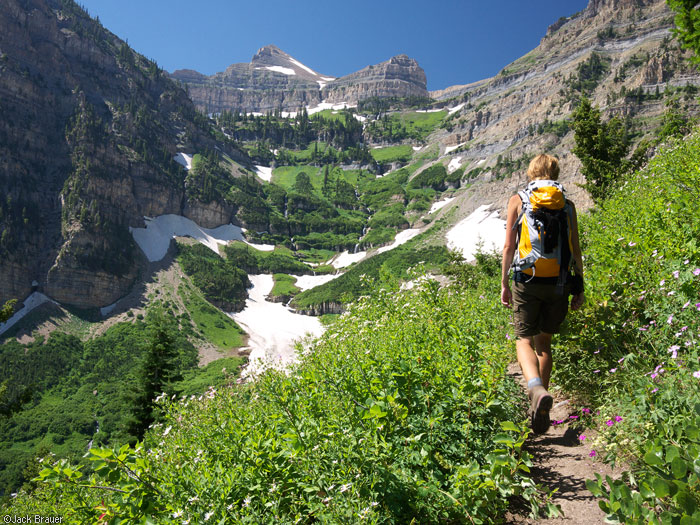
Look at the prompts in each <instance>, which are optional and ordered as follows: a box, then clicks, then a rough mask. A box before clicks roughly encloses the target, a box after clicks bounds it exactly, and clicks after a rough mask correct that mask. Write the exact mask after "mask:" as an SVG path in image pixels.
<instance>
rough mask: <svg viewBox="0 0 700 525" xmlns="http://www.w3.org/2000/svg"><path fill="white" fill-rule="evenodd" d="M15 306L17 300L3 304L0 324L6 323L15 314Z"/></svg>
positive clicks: (0, 311)
mask: <svg viewBox="0 0 700 525" xmlns="http://www.w3.org/2000/svg"><path fill="white" fill-rule="evenodd" d="M15 304H17V299H10V300H9V301H7V302H5V304H4V305H3V306H2V308H1V309H0V323H4V322H5V321H7V320H8V319H9V318H10V317H12V315H13V314H14V312H15Z"/></svg>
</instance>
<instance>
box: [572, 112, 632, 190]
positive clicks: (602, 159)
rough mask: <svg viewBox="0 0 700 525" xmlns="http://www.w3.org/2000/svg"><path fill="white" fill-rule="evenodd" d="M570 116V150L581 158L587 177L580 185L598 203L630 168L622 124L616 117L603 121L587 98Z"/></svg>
mask: <svg viewBox="0 0 700 525" xmlns="http://www.w3.org/2000/svg"><path fill="white" fill-rule="evenodd" d="M573 117H574V132H575V137H574V138H575V140H576V146H575V147H574V148H573V150H572V151H573V153H574V155H576V156H577V157H578V158H579V160H580V161H581V165H582V166H581V171H582V172H583V176H584V177H585V178H586V184H585V185H584V186H583V187H584V188H585V189H586V190H587V191H588V193H589V194H590V195H591V197H592V198H593V200H594V201H596V202H600V201H601V200H603V199H604V198H605V197H606V196H607V194H608V192H609V191H610V189H611V188H612V187H613V185H614V184H615V183H616V181H617V180H618V179H619V178H620V177H621V176H622V175H623V174H624V173H625V172H626V171H627V170H628V169H629V163H628V161H627V159H626V158H625V156H626V155H627V151H628V149H629V145H628V143H627V133H626V130H625V126H624V124H623V122H622V121H621V120H620V119H618V118H616V117H614V118H612V119H610V120H609V121H608V122H605V123H602V122H601V119H600V110H599V109H598V108H597V107H595V106H592V105H591V103H590V101H589V100H588V99H587V98H584V99H583V100H582V101H581V104H580V105H579V106H578V107H577V108H576V111H574V114H573Z"/></svg>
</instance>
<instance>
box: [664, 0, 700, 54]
mask: <svg viewBox="0 0 700 525" xmlns="http://www.w3.org/2000/svg"><path fill="white" fill-rule="evenodd" d="M666 3H667V4H668V6H669V7H670V8H671V9H672V10H673V11H674V12H675V13H676V17H675V19H674V23H675V25H676V27H675V29H674V30H673V32H674V33H675V35H676V37H677V38H678V40H679V41H680V42H681V45H682V46H683V47H684V48H685V49H690V50H691V51H692V52H693V53H694V55H695V56H694V57H693V58H692V59H691V60H692V61H693V62H695V63H696V64H700V10H698V9H697V7H698V5H699V4H700V1H697V0H666Z"/></svg>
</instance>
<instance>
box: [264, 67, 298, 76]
mask: <svg viewBox="0 0 700 525" xmlns="http://www.w3.org/2000/svg"><path fill="white" fill-rule="evenodd" d="M265 69H269V70H270V71H274V72H275V73H284V74H285V75H296V74H297V72H296V71H294V70H293V69H292V68H290V67H282V66H265Z"/></svg>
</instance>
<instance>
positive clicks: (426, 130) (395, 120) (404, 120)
mask: <svg viewBox="0 0 700 525" xmlns="http://www.w3.org/2000/svg"><path fill="white" fill-rule="evenodd" d="M446 116H447V111H446V110H443V111H435V112H429V113H427V112H421V113H419V112H400V113H384V115H382V116H381V117H380V118H379V119H377V120H371V121H370V122H369V123H368V124H367V125H366V127H365V130H364V131H365V134H366V135H367V136H369V137H370V138H371V139H372V140H374V141H377V142H380V141H384V142H401V141H403V140H406V139H413V140H418V141H423V140H425V139H426V138H427V137H428V135H430V134H431V133H432V132H433V131H435V129H436V128H437V127H438V126H439V125H440V122H441V121H442V120H443V119H444V118H445V117H446Z"/></svg>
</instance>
